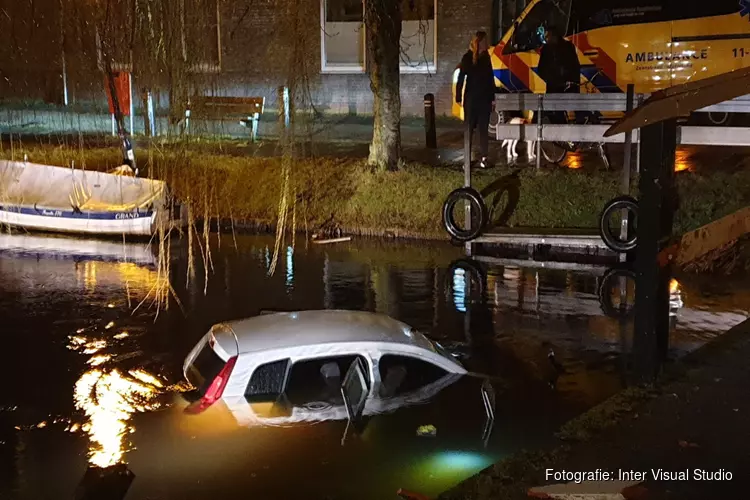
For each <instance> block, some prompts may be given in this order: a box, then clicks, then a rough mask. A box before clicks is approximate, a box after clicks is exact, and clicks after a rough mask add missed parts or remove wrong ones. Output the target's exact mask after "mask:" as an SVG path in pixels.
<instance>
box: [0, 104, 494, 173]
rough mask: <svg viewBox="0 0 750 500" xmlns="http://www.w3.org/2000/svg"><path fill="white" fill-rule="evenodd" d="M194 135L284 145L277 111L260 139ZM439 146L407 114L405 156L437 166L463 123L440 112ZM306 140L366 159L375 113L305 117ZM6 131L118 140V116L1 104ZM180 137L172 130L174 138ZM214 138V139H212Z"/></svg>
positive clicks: (230, 131)
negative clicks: (114, 127) (115, 118)
mask: <svg viewBox="0 0 750 500" xmlns="http://www.w3.org/2000/svg"><path fill="white" fill-rule="evenodd" d="M125 125H126V128H128V129H129V130H131V126H130V119H129V118H127V117H126V119H125ZM190 128H191V137H192V138H193V140H194V141H195V144H197V145H199V144H200V143H201V142H204V143H216V142H217V138H221V139H224V140H225V142H226V144H222V153H229V154H237V155H256V156H277V155H279V154H280V153H281V149H280V148H279V144H278V138H279V130H280V127H279V123H278V119H277V118H276V117H275V116H274V115H272V114H265V115H263V116H262V117H261V119H260V121H259V125H258V137H257V141H256V142H254V143H252V142H250V141H249V138H250V132H249V129H248V128H246V127H244V126H242V125H240V123H239V122H237V121H226V120H225V121H218V120H193V121H192V122H191V125H190ZM156 129H157V132H158V134H159V135H158V136H157V140H159V141H165V140H167V139H169V137H170V136H169V133H173V134H174V132H175V130H176V129H175V127H171V128H170V127H169V124H168V122H167V119H166V118H165V117H161V118H159V119H158V120H157V124H156ZM436 129H437V145H438V147H437V148H436V149H429V148H426V147H425V144H426V137H425V135H426V134H425V127H424V119H423V118H421V117H403V118H402V123H401V142H402V150H403V158H404V159H405V160H407V161H418V162H422V163H427V164H430V165H435V166H444V165H453V164H462V162H463V124H462V123H461V122H460V121H458V120H455V119H452V118H446V117H438V118H437V120H436ZM132 130H135V131H136V135H135V147H136V148H138V147H139V146H140V147H144V146H145V145H146V143H147V140H146V139H145V136H144V135H143V133H144V131H145V126H144V120H143V117H141V116H138V115H136V116H135V117H134V119H133V125H132ZM296 133H297V135H298V138H299V139H300V141H301V142H304V143H306V145H305V147H304V151H303V152H302V154H310V153H314V154H316V155H324V156H337V157H348V158H366V157H367V155H368V152H369V143H370V141H371V139H372V118H371V117H365V116H347V115H325V116H323V117H320V118H316V119H315V120H312V119H310V120H308V119H304V118H303V119H301V120H300V123H299V125H298V128H297V131H296ZM0 136H2V139H3V141H4V144H3V147H6V146H9V142H10V136H12V137H14V139H15V140H21V141H23V142H40V141H42V142H45V143H46V142H52V143H55V144H57V143H59V144H75V145H78V144H79V141H81V140H83V142H84V144H85V145H86V146H89V147H95V146H107V145H113V144H114V145H116V144H117V142H116V138H115V136H114V134H113V133H112V118H111V116H109V115H107V114H103V113H95V112H82V111H81V112H75V111H66V110H60V109H41V110H40V109H8V108H5V109H3V108H0ZM174 137H175V136H174V135H172V138H174ZM207 138H209V139H207ZM499 146H500V145H499V143H495V142H493V141H490V153H491V156H492V157H496V158H498V159H499V160H504V156H503V155H502V154H500V151H499V150H500V148H499Z"/></svg>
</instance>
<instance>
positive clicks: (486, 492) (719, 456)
mask: <svg viewBox="0 0 750 500" xmlns="http://www.w3.org/2000/svg"><path fill="white" fill-rule="evenodd" d="M748 359H750V321H745V322H744V323H742V324H740V325H738V326H737V327H735V328H733V329H732V330H730V331H729V332H727V333H726V334H724V335H722V336H721V337H719V338H718V339H717V340H715V341H713V342H712V343H711V344H708V345H707V346H706V347H704V348H702V349H700V350H698V351H696V352H695V353H693V354H692V355H690V356H688V357H687V358H685V359H683V360H682V361H680V362H678V363H677V364H676V365H673V366H671V367H670V368H669V369H668V370H667V375H666V379H665V381H664V382H663V384H662V385H661V386H660V387H658V388H657V394H656V395H655V396H652V397H650V398H648V399H647V400H646V402H642V403H640V404H633V405H632V406H628V405H626V407H625V408H620V409H619V410H620V411H621V413H622V414H621V415H620V416H619V421H618V422H617V423H616V424H614V425H610V426H609V427H607V428H605V429H604V430H602V431H600V432H599V433H596V434H594V435H593V437H589V438H588V439H584V440H582V441H579V442H573V443H570V442H563V441H561V442H560V444H559V446H558V447H557V448H555V449H553V450H547V451H546V452H543V453H541V454H538V455H536V458H535V459H531V460H530V461H529V459H528V457H527V458H526V459H525V460H527V462H526V463H525V467H524V468H521V469H519V468H518V466H517V465H518V464H516V467H515V468H514V467H513V466H510V467H509V466H507V465H506V466H505V467H503V466H502V465H501V464H502V463H501V464H496V465H495V466H493V467H490V468H489V469H486V470H485V471H483V472H481V473H480V474H479V475H477V476H475V477H473V478H471V479H469V480H467V481H466V482H464V483H463V484H461V485H460V486H459V487H457V488H456V489H454V490H453V491H451V492H448V493H446V494H445V495H443V496H441V499H468V498H480V499H482V498H502V499H504V500H505V499H513V498H519V499H520V498H530V497H532V498H556V499H563V498H564V499H573V498H576V499H583V498H588V499H593V498H600V499H604V498H611V499H615V498H616V499H620V500H622V499H627V500H636V499H637V500H666V499H680V500H692V499H696V500H698V499H700V500H710V499H730V498H738V499H739V498H748V489H750V460H748V457H750V451H749V450H750V426H748V417H750V398H749V397H748V394H749V393H750V392H749V389H748V381H750V363H748ZM615 398H617V396H615ZM608 405H610V406H611V405H612V402H604V403H603V404H602V407H604V408H606V407H607V406H608ZM600 410H601V408H599V409H597V408H595V409H594V410H592V412H597V411H600ZM589 413H591V412H589ZM584 418H585V416H584ZM508 470H516V471H518V470H522V472H520V473H517V474H513V475H510V477H509V475H508V473H507V471H508ZM597 471H598V472H597ZM621 471H622V472H627V474H623V473H621ZM603 472H607V473H609V474H610V478H608V479H607V480H604V481H601V480H594V481H584V482H581V483H578V484H576V483H575V482H574V481H571V480H570V479H569V478H570V477H571V476H570V474H575V473H579V474H580V473H589V474H591V475H592V476H591V477H592V478H593V479H597V474H599V477H601V474H602V473H603ZM548 473H549V474H548ZM555 473H558V475H557V479H558V480H555ZM561 473H567V474H568V480H562V481H561V480H560V479H561V478H565V477H566V476H565V475H564V474H561ZM666 473H668V475H666ZM616 480H624V481H626V483H622V484H618V483H616V482H615V481H616ZM552 485H554V486H552ZM626 486H627V487H626ZM613 488H614V489H615V490H616V491H613ZM618 488H620V489H618Z"/></svg>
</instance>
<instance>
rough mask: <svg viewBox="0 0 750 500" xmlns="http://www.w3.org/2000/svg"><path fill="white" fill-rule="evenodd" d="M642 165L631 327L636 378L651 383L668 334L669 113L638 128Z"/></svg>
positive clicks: (673, 134) (672, 132) (672, 130)
mask: <svg viewBox="0 0 750 500" xmlns="http://www.w3.org/2000/svg"><path fill="white" fill-rule="evenodd" d="M640 139H641V141H640V144H639V149H644V151H648V153H649V154H648V155H643V156H642V157H643V165H642V170H641V175H640V179H639V183H638V189H639V192H640V195H639V202H638V210H639V212H640V217H639V219H640V220H639V221H638V228H637V232H638V246H637V247H636V261H635V270H636V287H635V294H636V297H635V331H634V332H633V368H634V375H635V377H636V381H637V382H638V383H652V382H653V381H654V380H655V378H656V377H657V375H658V373H659V368H660V366H661V362H662V361H663V358H664V355H665V354H666V349H667V346H668V338H669V280H670V276H669V267H668V266H667V267H663V268H662V267H660V266H659V263H658V260H657V256H658V254H659V250H660V245H661V244H662V242H663V241H664V239H665V238H667V237H669V235H670V234H671V232H672V221H673V218H674V211H675V209H676V203H675V200H676V198H675V194H674V193H675V191H674V160H675V149H676V144H677V121H676V120H675V119H669V120H665V121H662V122H658V123H654V124H652V125H647V126H646V127H643V129H642V130H641V138H640Z"/></svg>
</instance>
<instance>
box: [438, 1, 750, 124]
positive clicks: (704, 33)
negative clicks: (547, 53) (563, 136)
mask: <svg viewBox="0 0 750 500" xmlns="http://www.w3.org/2000/svg"><path fill="white" fill-rule="evenodd" d="M749 14H750V0H708V1H700V2H698V1H695V0H693V1H690V0H680V1H678V0H532V2H530V3H529V5H528V6H527V7H526V9H525V10H524V11H523V13H522V14H521V15H520V16H519V17H518V19H517V20H516V21H515V22H514V25H513V27H512V28H511V29H509V30H508V31H507V32H506V33H505V36H503V39H502V40H501V41H500V42H499V43H498V44H497V45H495V46H493V47H490V55H491V59H492V67H493V70H494V73H495V84H496V85H497V86H498V87H499V88H501V89H503V91H506V92H533V93H544V92H545V83H544V81H543V80H542V79H541V78H540V77H539V76H538V75H537V73H536V69H537V66H538V64H539V52H540V49H541V47H542V45H543V39H544V32H545V30H546V29H548V27H549V26H556V27H558V28H559V29H561V30H565V33H566V39H568V40H570V41H571V42H572V43H573V44H574V45H575V46H576V49H577V52H578V58H579V60H580V63H581V92H582V93H583V92H597V93H599V92H601V93H605V92H625V90H626V88H627V85H628V84H630V83H632V84H634V86H635V92H636V93H651V92H654V91H656V90H660V89H664V88H667V87H671V86H673V85H678V84H681V83H685V82H688V81H692V80H699V79H702V78H706V77H710V76H714V75H718V74H721V73H726V72H729V71H733V70H735V69H740V68H744V67H746V66H748V65H750V15H749ZM457 80H458V70H456V72H455V75H454V79H453V88H454V95H455V85H456V81H457ZM453 115H454V116H458V117H460V118H461V119H463V109H462V107H461V106H460V105H458V104H456V103H455V101H454V104H453Z"/></svg>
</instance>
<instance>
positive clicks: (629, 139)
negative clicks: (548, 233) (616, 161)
mask: <svg viewBox="0 0 750 500" xmlns="http://www.w3.org/2000/svg"><path fill="white" fill-rule="evenodd" d="M634 91H635V86H634V85H633V84H632V83H629V84H628V87H627V101H626V103H625V112H626V113H629V112H631V111H633V99H634V97H635V92H634ZM632 152H633V131H632V130H630V131H628V132H625V154H624V158H623V162H622V179H621V181H620V194H630V176H631V170H632V169H631V165H632V161H631V154H632ZM620 239H621V240H623V241H626V240H627V239H628V211H627V210H623V211H622V215H621V219H620ZM625 259H626V255H625V254H620V262H624V261H625ZM622 289H624V286H623V288H621V290H622Z"/></svg>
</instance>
